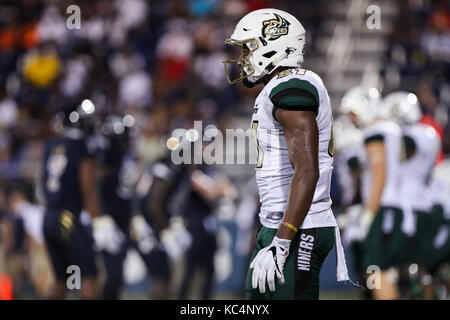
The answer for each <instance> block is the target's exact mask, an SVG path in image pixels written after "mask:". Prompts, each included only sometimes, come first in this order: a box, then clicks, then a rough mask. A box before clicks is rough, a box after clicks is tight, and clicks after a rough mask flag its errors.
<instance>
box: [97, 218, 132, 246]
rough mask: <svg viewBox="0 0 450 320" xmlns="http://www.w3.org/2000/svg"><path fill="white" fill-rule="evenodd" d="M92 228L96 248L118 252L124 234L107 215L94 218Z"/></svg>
mask: <svg viewBox="0 0 450 320" xmlns="http://www.w3.org/2000/svg"><path fill="white" fill-rule="evenodd" d="M92 229H93V235H94V240H95V247H96V248H97V250H105V251H107V252H109V253H111V254H118V253H119V252H120V250H121V248H122V245H123V243H124V241H125V236H124V234H123V233H122V231H120V229H119V228H118V227H117V225H116V223H115V222H114V220H113V219H112V218H111V217H110V216H109V215H102V216H100V217H97V218H94V219H93V221H92Z"/></svg>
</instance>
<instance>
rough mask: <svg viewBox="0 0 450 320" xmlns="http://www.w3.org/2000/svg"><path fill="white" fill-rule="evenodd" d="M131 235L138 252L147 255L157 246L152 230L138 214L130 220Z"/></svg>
mask: <svg viewBox="0 0 450 320" xmlns="http://www.w3.org/2000/svg"><path fill="white" fill-rule="evenodd" d="M131 234H132V238H133V239H134V240H135V241H136V243H137V246H138V248H139V251H140V252H142V253H145V254H147V253H149V252H150V251H152V250H153V248H154V247H155V246H156V245H157V241H156V238H155V235H154V233H153V230H152V228H151V227H150V226H149V224H148V223H147V221H145V219H144V217H143V216H142V215H140V214H136V215H134V216H133V218H131Z"/></svg>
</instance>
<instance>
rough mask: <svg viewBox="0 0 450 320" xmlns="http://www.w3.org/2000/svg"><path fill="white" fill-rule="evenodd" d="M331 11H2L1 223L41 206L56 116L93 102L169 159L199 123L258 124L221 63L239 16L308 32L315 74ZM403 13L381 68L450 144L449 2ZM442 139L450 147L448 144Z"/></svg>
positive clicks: (63, 4) (403, 8) (18, 7)
mask: <svg viewBox="0 0 450 320" xmlns="http://www.w3.org/2000/svg"><path fill="white" fill-rule="evenodd" d="M326 2H327V1H315V0H307V1H289V0H277V1H275V0H226V1H225V0H166V1H159V0H113V1H111V0H96V1H88V0H77V1H68V0H3V1H1V3H0V70H1V71H0V219H1V218H2V216H7V215H8V214H9V213H10V211H12V208H13V207H14V203H15V201H18V200H17V198H20V197H26V198H27V199H28V201H29V202H30V203H34V204H35V203H39V201H40V200H39V195H38V194H37V193H36V190H35V188H34V187H33V186H34V185H35V184H36V183H37V181H38V180H39V178H40V174H41V170H40V166H41V164H40V163H41V162H40V161H41V159H42V150H43V144H44V142H45V141H46V139H47V138H48V137H50V136H51V135H52V129H53V128H52V123H53V118H54V116H55V114H56V113H57V112H58V111H61V110H65V109H67V108H72V107H74V106H75V105H77V104H79V103H80V102H81V101H82V100H84V99H86V98H89V99H90V100H91V101H92V102H93V103H94V104H95V106H96V112H97V113H98V114H99V115H100V116H101V117H106V115H108V114H111V113H121V114H131V115H133V116H134V119H136V126H135V127H136V131H135V132H134V133H133V134H134V135H133V145H134V152H135V156H136V158H137V159H138V160H139V162H140V163H141V164H142V165H144V166H150V165H151V164H152V163H154V162H155V161H157V160H158V159H159V158H160V157H161V156H163V153H164V150H165V148H166V147H165V146H166V139H167V136H168V135H169V134H170V132H171V130H173V129H174V128H180V127H181V128H189V127H191V126H192V125H193V121H194V120H200V119H201V120H202V121H203V123H204V126H205V125H206V124H214V125H216V126H217V127H218V128H219V129H224V128H226V127H227V126H229V125H230V122H231V121H232V120H233V119H234V118H235V117H239V116H242V117H244V118H245V117H246V118H247V119H250V114H251V112H252V109H251V106H252V105H253V102H252V101H253V99H254V97H255V94H256V92H255V91H254V90H250V89H247V88H245V87H244V86H241V85H239V86H229V85H228V84H227V82H226V77H225V73H224V71H223V64H222V61H223V60H226V59H230V58H232V56H231V52H230V51H229V49H228V48H226V46H225V45H224V39H225V38H227V37H228V36H229V35H230V34H231V33H232V30H233V28H234V26H235V23H236V22H237V20H238V19H239V18H240V17H242V16H243V15H245V14H246V13H248V12H250V11H252V10H256V9H260V8H265V7H266V8H267V7H276V8H279V9H283V10H286V11H287V12H291V13H292V14H294V15H296V16H297V17H298V18H299V20H300V21H301V22H302V24H303V25H304V26H305V28H306V30H307V49H306V55H305V61H306V67H309V66H308V65H307V62H308V57H309V56H314V54H315V41H316V38H318V37H320V35H321V32H322V29H321V27H322V22H323V20H324V19H326V16H327V12H326ZM72 4H76V5H77V6H79V8H80V13H81V16H80V22H81V28H80V29H70V28H68V24H67V23H68V19H69V17H71V19H72V18H73V16H72V15H73V14H74V13H75V11H67V8H68V7H69V6H70V5H72ZM399 6H400V9H399V10H400V12H401V15H399V17H398V19H399V21H398V22H396V23H395V28H394V30H393V32H392V34H391V35H390V36H389V38H388V42H389V50H388V53H387V55H386V57H385V61H384V64H383V68H382V70H380V72H381V75H382V76H383V78H384V83H385V86H384V90H385V91H387V92H389V91H393V90H398V89H405V90H410V91H413V92H415V93H416V94H417V96H418V98H419V101H420V103H421V106H422V107H423V112H424V113H425V114H427V115H429V116H430V117H431V118H435V119H436V120H437V122H438V123H439V125H440V127H441V128H442V134H444V133H446V135H447V136H448V135H449V132H450V130H449V129H448V128H449V126H448V125H447V118H448V115H449V111H450V85H449V78H450V11H449V3H448V1H445V0H444V1H425V0H424V1H412V0H411V1H406V0H405V1H400V2H399ZM444 141H447V142H446V143H447V148H448V143H449V142H448V141H449V139H448V138H447V140H444ZM444 150H445V149H444ZM446 150H447V151H448V149H446ZM244 198H245V197H244ZM239 200H242V199H241V197H239V198H238V199H237V200H236V202H238V201H239ZM244 200H245V199H244ZM336 200H338V199H336ZM336 202H339V201H336ZM21 228H22V227H20V226H19V227H17V228H16V229H17V230H21ZM0 232H1V236H2V238H1V239H6V238H8V237H7V236H6V235H7V234H8V232H9V231H8V230H6V228H4V229H2V230H0ZM39 237H41V236H40V235H39V231H36V238H39ZM17 239H20V237H17ZM0 241H3V240H0ZM3 246H6V247H8V244H5V242H3ZM9 246H10V247H18V248H20V247H21V244H20V243H17V242H16V243H11V244H9ZM10 261H12V262H11V263H20V262H17V261H14V259H12V260H10ZM47 267H48V265H47ZM42 268H44V269H45V268H46V266H45V262H43V264H42ZM39 274H40V275H42V273H39ZM1 283H2V278H1V276H0V285H1ZM38 285H39V284H37V286H38ZM0 288H1V286H0ZM0 293H1V292H0Z"/></svg>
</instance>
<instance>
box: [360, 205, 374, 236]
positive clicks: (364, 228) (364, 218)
mask: <svg viewBox="0 0 450 320" xmlns="http://www.w3.org/2000/svg"><path fill="white" fill-rule="evenodd" d="M374 218H375V214H374V213H373V212H372V211H371V210H369V209H364V211H363V212H362V213H361V215H360V216H359V225H360V228H361V231H360V238H361V239H365V238H366V236H367V234H368V233H369V229H370V226H371V225H372V222H373V219H374Z"/></svg>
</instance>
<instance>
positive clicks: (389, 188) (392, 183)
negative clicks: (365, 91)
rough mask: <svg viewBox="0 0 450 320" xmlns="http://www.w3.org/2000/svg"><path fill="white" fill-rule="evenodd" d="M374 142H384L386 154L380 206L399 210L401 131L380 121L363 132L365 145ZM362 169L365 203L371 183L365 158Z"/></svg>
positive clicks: (400, 202) (400, 203)
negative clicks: (384, 177)
mask: <svg viewBox="0 0 450 320" xmlns="http://www.w3.org/2000/svg"><path fill="white" fill-rule="evenodd" d="M374 140H380V141H383V142H384V146H385V153H386V155H385V157H386V159H385V160H386V179H385V183H384V188H383V194H382V196H381V201H380V205H381V206H386V207H397V208H401V207H402V206H403V202H402V199H400V197H399V191H400V184H401V174H400V166H401V162H402V161H403V159H404V147H403V138H402V131H401V129H400V127H399V126H398V125H397V124H396V123H394V122H392V121H388V120H380V121H377V122H376V123H374V124H373V125H371V126H369V127H367V128H366V129H365V130H364V142H365V143H366V144H367V143H369V142H370V141H374ZM363 168H364V172H363V177H362V198H363V202H364V203H365V202H367V200H368V197H369V193H370V185H371V181H372V176H371V172H370V169H369V163H368V161H367V157H365V160H364V165H363Z"/></svg>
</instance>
